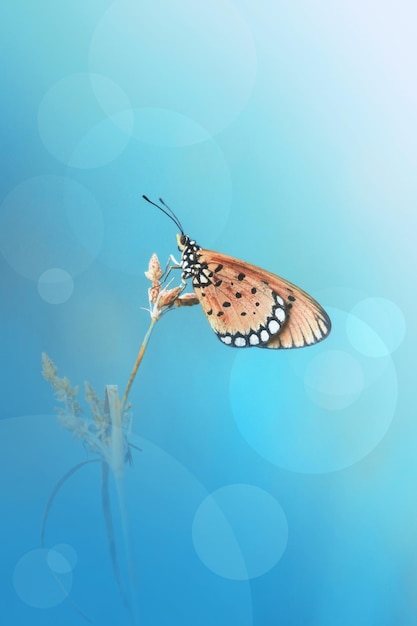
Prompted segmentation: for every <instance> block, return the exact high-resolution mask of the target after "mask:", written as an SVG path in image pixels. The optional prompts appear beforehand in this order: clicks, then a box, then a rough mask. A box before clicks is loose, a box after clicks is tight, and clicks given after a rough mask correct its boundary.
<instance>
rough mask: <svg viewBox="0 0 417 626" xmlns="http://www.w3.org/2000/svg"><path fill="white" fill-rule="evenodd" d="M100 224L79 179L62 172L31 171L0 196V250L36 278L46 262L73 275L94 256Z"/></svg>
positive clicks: (11, 262) (18, 268) (23, 272)
mask: <svg viewBox="0 0 417 626" xmlns="http://www.w3.org/2000/svg"><path fill="white" fill-rule="evenodd" d="M103 230H104V228H103V216H102V212H101V210H100V207H99V205H98V203H97V201H96V199H95V198H94V196H93V194H92V193H91V192H90V191H89V190H88V189H87V188H86V187H85V186H84V185H82V184H80V183H79V182H77V181H75V180H72V179H71V178H68V177H65V176H54V175H43V176H36V177H34V178H29V179H26V180H24V181H22V182H21V183H20V184H19V185H17V186H16V187H14V189H12V190H11V191H10V193H9V194H8V195H7V196H6V198H5V199H4V200H3V203H2V206H1V212H0V252H1V253H2V254H3V256H4V258H5V260H6V261H7V263H8V264H9V265H10V267H12V269H14V270H15V272H17V273H18V274H20V275H21V276H24V277H25V278H29V279H32V280H36V281H37V280H38V279H39V277H40V276H41V275H42V274H43V273H44V272H46V271H49V270H50V269H51V268H60V269H61V270H63V271H65V272H67V273H68V274H69V275H70V276H71V277H74V276H76V275H77V274H79V273H81V272H82V271H84V270H85V269H86V268H87V267H88V266H89V265H90V264H91V263H92V261H93V260H94V259H95V257H96V256H97V254H98V252H99V250H100V247H101V244H102V238H103ZM61 277H63V276H62V275H61ZM67 286H68V289H69V283H68V285H67Z"/></svg>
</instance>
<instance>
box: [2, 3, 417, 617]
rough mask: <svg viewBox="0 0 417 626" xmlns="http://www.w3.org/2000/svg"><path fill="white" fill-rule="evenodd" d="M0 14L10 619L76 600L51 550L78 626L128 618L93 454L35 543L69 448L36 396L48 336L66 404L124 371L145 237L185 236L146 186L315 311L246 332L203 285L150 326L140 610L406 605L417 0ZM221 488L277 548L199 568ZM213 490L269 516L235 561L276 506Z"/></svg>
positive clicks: (396, 613)
mask: <svg viewBox="0 0 417 626" xmlns="http://www.w3.org/2000/svg"><path fill="white" fill-rule="evenodd" d="M1 14H2V15H1V17H2V20H1V23H2V25H3V35H2V46H3V48H2V51H3V54H2V55H1V59H2V60H1V61H0V63H1V68H2V76H3V83H2V98H1V104H0V108H1V118H0V119H1V137H2V139H1V142H0V144H1V151H2V163H1V166H2V176H1V178H0V303H1V304H0V319H1V326H0V335H1V336H0V345H1V354H2V370H1V386H0V388H1V391H2V398H1V410H0V416H1V418H2V419H1V420H0V429H1V437H0V452H1V454H0V502H1V515H0V540H1V546H2V558H1V559H0V585H1V587H0V588H1V590H2V591H1V597H2V600H3V604H2V620H3V621H4V623H5V624H33V625H34V626H37V625H42V626H52V625H54V626H55V625H56V624H65V625H66V626H77V625H78V624H81V623H84V622H83V619H82V617H81V615H80V614H79V613H77V611H76V610H74V608H73V607H72V606H71V601H70V600H68V599H65V593H64V592H63V590H62V588H61V587H60V586H59V585H58V586H55V583H56V581H55V579H54V577H53V575H52V574H51V569H50V568H51V567H52V568H53V569H54V570H55V573H56V574H57V575H58V576H60V577H61V576H62V577H63V578H64V579H65V581H66V583H67V586H68V589H69V587H71V598H72V599H73V600H74V602H75V603H76V605H77V606H78V607H79V608H80V609H81V610H82V611H83V612H85V613H86V615H88V616H90V617H91V618H92V619H94V622H95V623H97V624H101V625H103V626H110V625H111V626H113V625H114V624H118V625H120V626H132V620H130V621H129V619H128V616H127V613H126V611H125V609H124V607H123V603H122V601H121V597H120V594H119V592H118V588H117V584H116V581H115V579H114V576H113V573H112V569H111V563H110V557H109V552H108V545H107V537H106V532H105V525H104V520H103V515H102V506H101V495H100V494H101V492H100V471H99V465H98V464H90V465H88V466H86V467H85V468H83V469H82V470H80V471H79V472H77V473H76V474H75V475H74V476H72V477H71V478H70V479H69V480H68V482H67V483H66V484H65V485H64V487H63V488H62V491H61V492H60V494H59V497H57V499H56V501H55V503H54V505H53V508H52V510H51V514H50V518H49V519H48V524H47V528H46V546H45V547H46V549H47V550H48V551H50V552H49V560H46V559H44V558H43V556H44V555H40V552H39V551H40V549H41V544H40V528H41V524H42V516H43V512H44V509H45V506H46V503H47V501H48V497H49V494H50V493H51V490H52V489H53V487H54V485H55V484H56V483H57V481H58V480H59V479H60V478H61V477H62V476H63V475H64V474H65V472H67V471H68V470H69V469H70V468H71V467H72V466H74V465H75V464H77V463H80V462H81V461H83V460H85V459H86V458H87V453H86V451H85V450H84V448H83V447H82V444H81V443H80V442H79V441H76V440H74V439H72V438H71V434H70V433H68V432H66V431H63V430H62V429H61V428H60V426H59V425H58V423H57V420H56V418H55V416H54V415H53V411H54V407H55V406H56V405H57V404H58V402H57V401H56V400H55V399H54V397H53V394H52V390H51V389H50V387H49V386H48V385H47V383H46V382H45V381H44V380H43V379H42V377H41V358H40V355H41V352H42V351H46V352H47V353H48V354H49V355H50V356H51V357H52V358H53V360H54V362H55V363H56V364H57V366H58V367H59V372H60V375H62V376H68V377H69V378H70V380H71V382H72V384H73V385H76V384H78V385H79V386H80V399H81V400H82V396H83V383H84V381H86V380H87V381H90V382H91V383H92V384H93V385H94V387H95V388H96V389H97V391H98V392H99V393H100V394H101V395H102V393H103V389H104V387H105V385H106V384H117V385H118V386H119V391H120V392H122V391H123V389H124V387H125V385H126V382H127V380H128V378H129V375H130V372H131V369H132V366H133V363H134V361H135V359H136V356H137V352H138V349H139V346H140V344H141V341H142V339H143V336H144V334H145V332H146V329H147V327H148V324H149V314H148V313H147V312H146V311H144V310H142V308H146V307H147V306H148V293H147V290H148V287H149V282H148V281H147V279H146V278H145V276H144V272H145V270H146V269H147V266H148V261H149V258H150V256H151V254H152V253H153V252H157V254H158V255H159V258H160V260H161V263H162V265H165V263H166V261H167V260H168V258H169V255H170V254H174V255H176V256H178V252H177V249H176V241H175V235H176V232H177V228H176V226H175V225H174V224H173V223H172V221H171V220H169V219H168V218H167V217H166V216H164V215H163V214H162V213H161V212H158V211H157V210H156V209H154V208H153V207H151V206H149V205H148V204H146V203H145V202H144V201H143V200H142V198H141V196H142V194H146V195H148V196H149V197H150V198H152V199H155V200H157V199H158V198H159V197H162V198H163V199H164V200H165V201H166V202H167V203H168V204H169V205H170V206H171V207H172V209H173V210H174V211H175V213H176V214H177V215H178V217H179V219H180V221H181V223H182V224H183V227H184V230H185V231H186V233H187V234H189V235H190V236H191V237H192V238H193V239H195V240H196V241H197V242H198V243H199V244H200V245H201V246H203V247H205V248H207V249H214V250H219V251H221V252H224V253H227V254H231V255H235V256H237V257H239V258H242V259H244V260H246V261H249V262H252V263H255V264H257V265H259V266H261V267H265V268H267V269H268V270H270V271H272V272H276V273H278V274H279V275H282V276H284V277H285V278H287V279H288V280H290V281H292V282H294V283H296V284H297V285H299V286H300V287H302V288H303V289H305V290H306V291H307V292H309V293H311V294H312V295H313V296H314V297H315V298H317V299H318V301H319V302H320V303H322V304H323V306H324V307H325V308H326V309H327V310H328V311H329V313H330V316H331V318H332V322H333V329H332V333H331V335H330V337H329V338H328V339H326V341H324V342H323V343H321V344H320V345H318V346H314V347H311V348H306V349H305V350H304V349H303V350H295V351H290V352H284V351H283V352H280V351H272V350H259V349H248V350H242V351H239V350H237V349H232V348H228V347H226V346H224V345H222V344H221V343H220V342H219V341H218V340H217V339H216V337H215V335H214V333H213V332H212V331H211V329H210V326H209V324H208V322H207V320H206V319H205V317H204V314H203V313H202V311H201V309H200V307H197V306H196V307H183V308H182V309H175V310H173V311H172V312H170V313H169V314H168V315H166V316H165V317H163V319H162V320H161V321H159V322H158V324H157V325H156V328H155V331H154V334H153V336H152V338H151V340H150V343H149V346H148V349H147V353H146V355H145V359H144V361H143V363H142V365H141V368H140V370H139V374H138V377H137V379H136V380H135V383H134V385H133V388H132V392H131V396H130V400H131V402H132V413H133V433H132V442H133V443H134V444H135V445H136V446H137V447H139V448H141V449H142V451H141V452H139V451H137V450H133V460H134V464H133V466H132V467H131V468H127V470H126V472H127V474H126V494H127V498H128V512H129V519H130V525H131V530H132V536H133V541H134V546H135V564H136V570H137V580H136V582H135V583H134V584H133V590H132V595H133V596H134V598H135V600H136V605H137V620H136V624H140V625H141V626H154V625H155V624H158V625H159V624H169V625H170V626H171V625H172V626H177V625H178V626H191V625H192V626H194V624H202V625H203V626H205V625H207V626H212V625H213V624H216V625H217V626H230V624H239V625H244V626H246V625H247V626H276V624H280V625H282V626H293V625H294V624H297V625H298V624H302V625H306V626H309V625H310V624H312V625H317V626H335V625H337V626H369V625H370V624H377V625H378V626H380V625H381V626H392V625H393V624H395V625H397V624H399V625H401V626H414V625H415V623H416V620H417V604H416V601H415V595H416V594H415V589H416V584H417V580H416V575H415V572H416V559H417V530H416V525H415V523H414V520H416V519H417V500H416V498H415V493H416V482H417V460H416V459H417V455H416V449H417V420H416V411H415V404H416V403H415V372H416V356H415V353H416V345H417V332H416V324H415V323H414V320H415V311H416V294H415V287H414V285H415V267H416V261H417V258H416V257H417V255H416V244H415V239H416V236H415V233H416V230H417V210H416V209H417V206H416V205H417V201H416V198H417V177H416V175H415V173H416V171H417V153H416V145H417V125H416V114H415V112H416V109H417V90H416V85H415V79H414V76H415V59H416V58H417V43H416V37H415V27H414V26H415V23H416V19H417V9H416V6H415V3H413V2H411V0H400V2H397V3H395V4H394V3H388V2H382V3H381V2H377V1H376V0H368V1H367V2H365V3H363V2H359V0H353V1H351V2H346V3H334V2H330V1H329V0H319V1H318V2H315V3H311V2H307V1H306V0H299V1H297V2H291V3H288V2H287V3H284V2H281V1H279V2H271V1H267V0H261V2H258V3H253V2H248V1H247V0H222V1H220V0H215V1H213V2H210V3H206V4H202V3H195V2H190V0H178V1H177V2H175V3H172V2H169V1H168V0H156V1H155V2H134V1H133V0H115V1H112V0H93V1H92V2H88V3H85V2H81V0H74V1H73V2H71V3H66V4H65V3H51V2H48V1H47V0H39V2H36V3H30V2H23V3H6V4H4V6H2V9H1ZM51 272H52V274H51ZM56 272H58V274H57V273H56ZM171 277H173V278H174V283H173V286H174V285H176V284H178V283H179V281H180V277H179V275H178V273H175V272H172V273H171V275H170V278H171ZM54 281H55V282H54ZM83 406H84V410H85V411H87V410H88V409H87V406H86V405H85V403H84V402H83ZM233 485H234V486H236V485H246V486H247V487H248V489H249V490H251V489H252V490H260V491H261V492H262V493H266V497H267V499H268V498H269V499H270V500H268V501H273V502H276V503H277V505H278V506H279V507H281V509H282V511H283V512H284V514H285V518H286V522H287V524H288V543H287V544H286V547H285V551H284V552H283V553H282V556H281V558H279V559H275V561H274V560H273V559H272V561H274V566H273V567H271V568H269V569H267V570H265V571H263V572H262V571H261V570H259V571H261V574H260V575H259V576H257V577H255V578H252V579H250V580H246V579H244V580H232V579H231V578H227V577H226V578H225V577H224V576H223V575H221V572H218V573H215V571H214V570H215V568H214V569H209V568H208V567H207V566H206V564H205V563H204V562H203V560H202V559H201V558H199V555H198V551H196V549H195V546H194V544H193V523H195V519H196V515H197V512H198V511H199V510H200V511H201V510H202V509H201V507H202V506H203V503H204V502H205V501H207V500H206V499H207V498H210V497H211V496H210V494H216V493H219V490H220V492H221V493H227V490H228V489H229V488H231V486H233ZM111 495H112V498H113V500H114V502H117V498H116V492H115V490H114V489H113V487H112V490H111ZM251 503H252V504H253V502H252V500H250V498H248V500H247V504H248V506H250V505H251ZM227 504H230V507H231V508H230V511H229V515H230V518H229V524H230V522H233V523H232V526H233V524H234V527H235V529H236V528H237V529H239V528H241V529H242V528H243V529H244V531H245V532H244V533H243V537H244V538H245V537H246V539H250V538H251V535H250V532H249V530H250V529H251V528H252V525H255V526H257V529H258V531H257V532H259V533H261V535H259V536H257V537H256V539H257V541H259V542H260V543H259V544H257V543H256V542H254V543H251V542H250V541H248V542H246V552H245V540H244V539H243V540H242V537H240V540H241V545H240V550H241V555H242V559H243V561H245V559H246V561H245V562H243V561H242V563H241V566H242V568H241V570H240V571H244V570H245V569H246V571H247V572H249V578H250V572H251V571H254V570H253V566H254V564H255V565H256V563H257V561H256V558H255V556H254V554H255V553H254V552H253V551H251V550H252V548H253V546H256V545H259V546H260V549H259V557H261V556H262V557H263V556H265V554H267V553H268V550H269V548H270V546H271V544H270V543H269V539H270V537H271V533H272V532H273V527H274V522H273V519H272V517H271V518H269V519H262V523H261V522H260V521H259V520H258V522H256V514H257V513H258V512H259V513H260V514H263V515H265V518H267V517H268V507H266V509H264V508H262V507H258V509H257V510H255V509H253V517H251V516H249V515H248V513H247V512H246V513H245V511H244V507H242V511H243V512H242V519H240V518H239V515H238V512H239V509H238V507H237V505H236V500H233V498H232V499H231V500H230V502H228V503H227ZM253 506H254V507H255V506H256V502H255V504H253ZM226 508H227V507H226ZM223 514H224V510H223ZM249 522H251V523H249ZM114 523H115V527H116V532H117V538H118V540H120V541H122V542H123V537H122V533H121V526H122V525H121V519H120V517H119V516H118V515H115V519H114ZM240 523H241V526H239V524H240ZM245 524H246V525H245ZM278 525H279V524H278ZM224 528H225V527H224V526H223V529H224ZM262 529H263V532H264V535H265V540H264V541H262ZM265 529H267V532H266V531H265ZM200 530H202V536H203V539H204V538H205V539H207V537H209V533H208V531H209V530H210V527H209V526H205V525H204V524H202V526H201V528H200ZM270 531H271V532H270ZM236 532H237V531H236ZM254 532H255V531H254ZM245 533H246V534H245ZM226 534H227V533H226ZM236 536H237V535H236ZM223 538H224V537H223ZM203 543H204V542H203ZM204 545H205V547H206V548H207V546H209V545H210V542H208V543H207V542H206V543H204ZM65 546H66V547H65ZM217 547H218V545H217ZM226 547H227V548H228V549H232V546H231V544H230V543H228V544H227V546H226ZM275 547H276V545H275ZM276 554H277V553H276ZM39 556H42V559H39ZM211 556H212V557H213V559H214V561H215V560H216V559H215V558H214V557H216V553H212V554H211ZM52 557H53V558H52ZM31 559H33V560H31ZM272 561H271V562H272ZM220 562H221V559H220ZM48 563H49V565H48ZM251 567H252V570H251ZM39 568H40V569H39ZM121 568H122V571H123V573H124V574H126V572H127V562H126V560H123V559H122V563H121ZM52 571H53V570H52ZM28 572H29V574H30V576H32V579H31V578H30V576H29V575H28ZM37 572H38V575H37V574H36V573H37ZM219 573H220V575H218V574H219ZM223 574H224V571H223ZM33 575H34V576H35V578H33ZM28 576H29V577H28ZM33 581H34V582H33ZM35 583H36V584H35ZM61 600H63V601H61ZM37 607H44V608H37ZM47 607H49V608H47ZM135 626H136V625H135Z"/></svg>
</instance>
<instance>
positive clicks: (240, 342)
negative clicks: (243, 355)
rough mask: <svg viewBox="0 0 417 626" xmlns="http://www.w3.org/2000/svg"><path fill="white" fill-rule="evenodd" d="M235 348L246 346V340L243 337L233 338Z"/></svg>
mask: <svg viewBox="0 0 417 626" xmlns="http://www.w3.org/2000/svg"><path fill="white" fill-rule="evenodd" d="M235 346H236V347H237V348H243V347H244V346H246V339H245V338H244V337H235Z"/></svg>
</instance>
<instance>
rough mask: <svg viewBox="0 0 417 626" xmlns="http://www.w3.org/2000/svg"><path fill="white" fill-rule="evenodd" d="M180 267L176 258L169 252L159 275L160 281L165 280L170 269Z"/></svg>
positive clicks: (178, 268)
mask: <svg viewBox="0 0 417 626" xmlns="http://www.w3.org/2000/svg"><path fill="white" fill-rule="evenodd" d="M180 269H182V266H181V264H180V263H179V262H178V261H177V259H176V258H175V257H174V256H173V255H172V254H170V255H169V259H168V261H167V264H166V266H165V269H164V271H163V273H162V276H161V282H162V283H163V282H165V281H166V279H167V278H168V276H169V275H170V273H171V271H172V270H180Z"/></svg>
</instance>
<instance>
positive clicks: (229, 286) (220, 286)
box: [143, 196, 331, 348]
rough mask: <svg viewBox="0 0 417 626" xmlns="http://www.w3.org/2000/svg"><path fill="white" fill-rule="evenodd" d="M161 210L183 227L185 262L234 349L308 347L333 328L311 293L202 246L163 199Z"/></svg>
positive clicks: (213, 322) (213, 321)
mask: <svg viewBox="0 0 417 626" xmlns="http://www.w3.org/2000/svg"><path fill="white" fill-rule="evenodd" d="M143 198H144V199H145V200H147V201H148V202H150V203H151V204H153V205H154V206H156V207H157V208H158V209H160V210H161V211H162V212H163V213H165V215H167V216H168V217H169V218H170V219H171V220H172V221H173V222H174V223H175V224H176V226H177V227H178V228H179V230H180V234H178V235H177V244H178V249H179V251H180V252H181V261H180V263H179V267H180V268H181V269H182V279H183V281H184V282H185V281H186V280H187V279H191V283H192V286H193V289H194V293H195V295H196V297H197V298H198V301H199V302H200V304H201V307H202V309H203V311H204V313H205V315H206V318H207V321H208V322H209V324H210V326H211V328H212V330H213V331H214V332H215V333H216V335H217V337H218V338H219V339H220V341H222V342H223V344H225V345H226V346H231V347H234V348H249V347H258V348H302V347H304V346H310V345H313V344H315V343H318V342H319V341H322V340H323V339H325V338H326V337H327V336H328V334H329V333H330V330H331V321H330V318H329V316H328V315H327V313H326V311H325V310H324V309H323V308H322V307H321V306H320V304H319V303H318V302H316V300H314V299H313V298H312V297H311V296H310V295H309V294H308V293H306V292H305V291H303V290H302V289H300V288H299V287H297V286H296V285H293V284H292V283H290V282H289V281H287V280H285V279H284V278H281V277H280V276H277V275H276V274H273V273H272V272H268V271H267V270H263V269H261V268H260V267H257V266H256V265H251V264H250V263H246V262H245V261H241V260H239V259H236V258H235V257H232V256H228V255H227V254H223V253H222V252H214V251H212V250H206V249H205V248H201V247H200V246H199V245H198V244H197V243H196V242H195V241H194V240H193V239H191V238H190V237H189V236H188V235H186V234H185V233H184V230H183V228H182V226H181V223H180V221H179V219H178V218H177V217H176V215H175V214H174V213H173V211H172V210H171V209H170V208H169V207H168V206H167V205H166V204H165V202H164V201H163V200H162V199H161V198H160V199H159V201H160V202H161V204H162V205H163V207H164V208H162V207H161V206H159V205H158V204H156V203H155V202H152V201H151V200H149V198H147V196H143Z"/></svg>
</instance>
